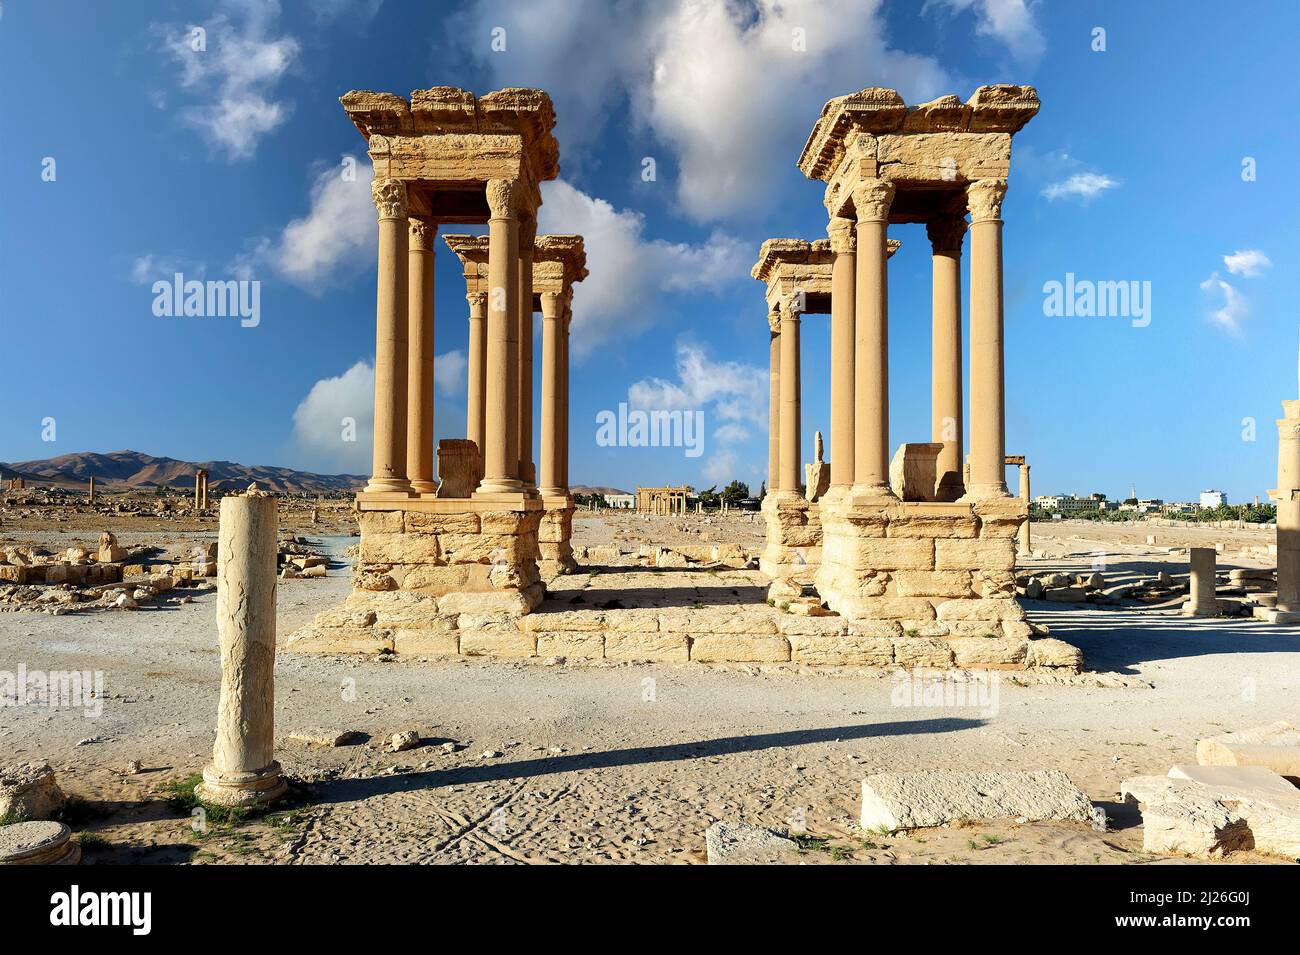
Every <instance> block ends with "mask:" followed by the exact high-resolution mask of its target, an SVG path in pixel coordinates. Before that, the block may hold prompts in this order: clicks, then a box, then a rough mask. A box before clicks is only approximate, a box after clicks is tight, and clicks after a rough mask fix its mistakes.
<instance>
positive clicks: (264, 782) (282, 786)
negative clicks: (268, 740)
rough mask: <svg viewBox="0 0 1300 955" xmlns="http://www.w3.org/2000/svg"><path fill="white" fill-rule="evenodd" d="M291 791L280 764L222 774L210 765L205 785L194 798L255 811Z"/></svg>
mask: <svg viewBox="0 0 1300 955" xmlns="http://www.w3.org/2000/svg"><path fill="white" fill-rule="evenodd" d="M288 788H289V786H288V783H286V782H285V780H284V777H283V776H281V775H280V764H279V763H278V762H272V763H271V764H270V765H269V766H267V767H266V768H265V769H258V770H254V771H253V772H247V773H227V772H222V771H221V770H220V769H217V767H216V766H215V765H213V764H211V763H209V764H208V765H207V766H205V767H204V768H203V782H201V783H199V784H198V786H196V787H195V788H194V794H195V795H196V796H198V797H199V799H202V800H203V801H204V802H211V803H216V804H217V805H218V806H235V807H242V808H251V807H253V806H265V805H268V804H269V803H272V802H275V800H277V799H279V798H280V797H281V796H283V795H284V793H285V790H286V789H288Z"/></svg>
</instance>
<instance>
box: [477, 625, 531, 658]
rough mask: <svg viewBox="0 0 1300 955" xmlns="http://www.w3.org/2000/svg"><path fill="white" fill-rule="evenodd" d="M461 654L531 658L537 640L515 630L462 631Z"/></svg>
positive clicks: (528, 634) (529, 634)
mask: <svg viewBox="0 0 1300 955" xmlns="http://www.w3.org/2000/svg"><path fill="white" fill-rule="evenodd" d="M460 652H461V653H463V654H464V655H465V656H467V657H531V656H535V655H536V653H537V638H536V637H535V636H534V635H533V634H531V633H521V632H520V631H519V630H518V629H514V630H504V629H503V630H462V631H461V634H460Z"/></svg>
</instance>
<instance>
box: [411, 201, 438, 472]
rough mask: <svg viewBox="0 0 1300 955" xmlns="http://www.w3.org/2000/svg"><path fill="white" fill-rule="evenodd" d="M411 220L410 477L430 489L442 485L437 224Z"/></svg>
mask: <svg viewBox="0 0 1300 955" xmlns="http://www.w3.org/2000/svg"><path fill="white" fill-rule="evenodd" d="M408 221H409V222H410V230H409V251H408V256H409V261H408V263H407V282H408V289H409V294H408V297H407V321H408V324H409V328H410V336H409V351H410V355H409V361H408V363H407V366H406V367H407V389H406V393H407V414H406V476H407V477H408V478H410V481H411V490H412V491H414V492H416V493H417V494H432V493H433V492H434V491H436V490H438V485H437V482H435V481H434V479H433V349H434V345H433V262H434V260H433V240H434V237H435V235H436V234H437V232H438V225H437V223H436V222H429V221H427V220H425V219H410V220H408Z"/></svg>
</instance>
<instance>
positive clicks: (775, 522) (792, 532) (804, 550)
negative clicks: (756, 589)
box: [758, 491, 822, 583]
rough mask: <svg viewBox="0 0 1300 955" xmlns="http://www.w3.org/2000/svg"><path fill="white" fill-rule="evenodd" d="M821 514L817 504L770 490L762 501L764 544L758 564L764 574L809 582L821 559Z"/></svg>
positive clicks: (788, 493) (792, 494)
mask: <svg viewBox="0 0 1300 955" xmlns="http://www.w3.org/2000/svg"><path fill="white" fill-rule="evenodd" d="M820 511H821V506H820V504H812V503H809V502H808V501H806V500H804V499H803V497H802V496H800V495H798V494H794V493H790V492H786V491H772V492H770V493H769V494H768V495H767V497H765V498H763V516H764V518H765V519H766V521H767V544H766V545H765V546H764V548H763V553H762V556H761V557H759V561H758V566H759V569H760V570H761V571H762V572H763V573H765V574H767V575H768V576H769V577H793V578H795V579H796V580H798V581H800V582H801V583H812V580H813V576H814V575H815V574H816V572H817V567H818V565H820V564H821V559H822V558H821V548H822V527H821V517H820Z"/></svg>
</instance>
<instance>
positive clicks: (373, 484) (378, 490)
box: [362, 477, 411, 494]
mask: <svg viewBox="0 0 1300 955" xmlns="http://www.w3.org/2000/svg"><path fill="white" fill-rule="evenodd" d="M362 491H363V492H364V493H366V494H410V493H411V482H410V481H408V480H406V479H405V478H401V479H400V480H399V479H397V478H374V477H372V478H371V479H370V482H369V483H368V484H367V485H366V486H365V487H364V488H362Z"/></svg>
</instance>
